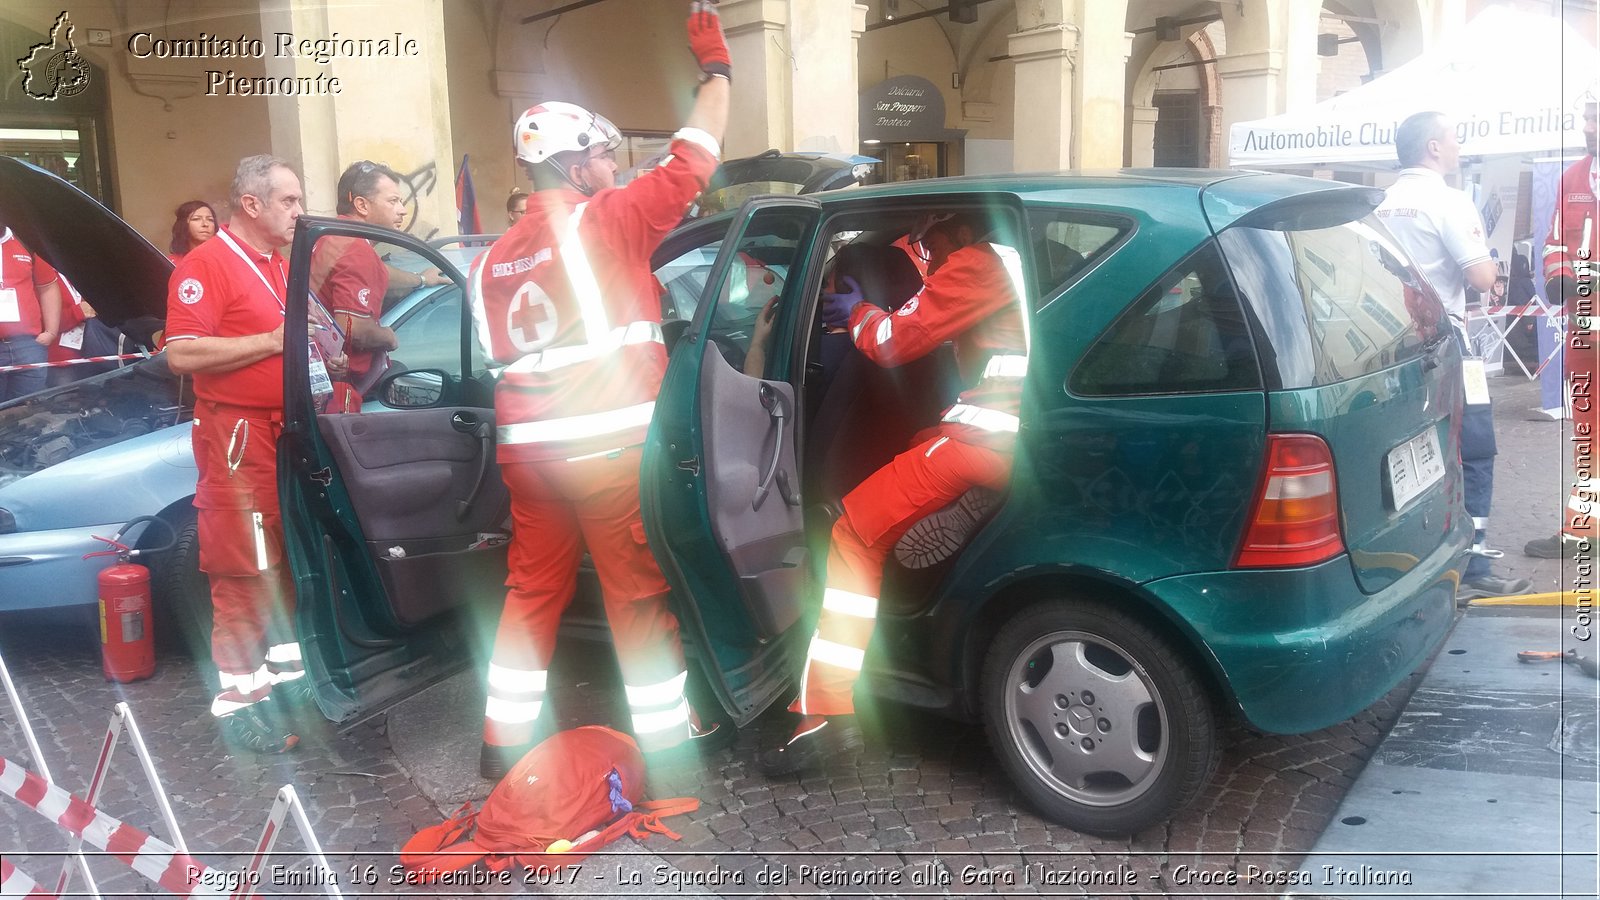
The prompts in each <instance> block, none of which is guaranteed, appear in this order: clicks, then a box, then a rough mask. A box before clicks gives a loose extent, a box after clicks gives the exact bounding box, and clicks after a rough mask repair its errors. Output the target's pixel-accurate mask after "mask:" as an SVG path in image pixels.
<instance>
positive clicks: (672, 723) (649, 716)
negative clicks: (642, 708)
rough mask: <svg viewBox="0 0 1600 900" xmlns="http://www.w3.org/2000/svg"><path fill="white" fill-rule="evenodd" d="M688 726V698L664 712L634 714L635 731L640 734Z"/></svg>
mask: <svg viewBox="0 0 1600 900" xmlns="http://www.w3.org/2000/svg"><path fill="white" fill-rule="evenodd" d="M688 726H689V701H687V700H685V701H683V702H682V703H679V704H678V705H677V706H675V707H673V708H672V709H669V710H666V711H664V712H650V713H641V712H636V713H634V714H633V733H634V734H635V735H639V736H643V735H646V734H654V733H655V732H658V731H666V730H668V729H670V728H687V727H688Z"/></svg>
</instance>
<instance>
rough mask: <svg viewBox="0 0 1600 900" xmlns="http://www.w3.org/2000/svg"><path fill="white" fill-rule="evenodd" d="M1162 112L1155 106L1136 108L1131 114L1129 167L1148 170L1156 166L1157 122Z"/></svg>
mask: <svg viewBox="0 0 1600 900" xmlns="http://www.w3.org/2000/svg"><path fill="white" fill-rule="evenodd" d="M1159 118H1161V110H1159V109H1157V108H1155V107H1154V106H1135V107H1134V108H1133V109H1132V110H1131V111H1130V113H1129V121H1130V123H1131V127H1130V128H1129V129H1128V165H1130V166H1134V167H1136V168H1148V167H1150V166H1153V165H1155V164H1156V120H1158V119H1159Z"/></svg>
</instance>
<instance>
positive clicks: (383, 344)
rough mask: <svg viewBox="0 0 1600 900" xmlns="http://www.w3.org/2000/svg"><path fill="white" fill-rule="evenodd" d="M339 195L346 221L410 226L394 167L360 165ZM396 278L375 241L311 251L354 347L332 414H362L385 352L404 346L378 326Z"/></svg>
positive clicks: (418, 281)
mask: <svg viewBox="0 0 1600 900" xmlns="http://www.w3.org/2000/svg"><path fill="white" fill-rule="evenodd" d="M338 191H339V201H338V206H337V207H336V212H338V214H339V218H341V219H349V220H351V221H355V222H365V223H367V224H370V225H379V226H382V227H384V228H393V229H395V230H396V231H398V230H400V227H401V226H402V225H404V224H405V221H406V204H405V198H404V197H403V196H402V195H401V193H400V174H399V173H398V172H396V171H395V170H393V169H391V168H389V167H388V166H385V165H382V164H380V163H374V162H368V161H367V160H362V161H360V162H358V163H354V164H353V165H351V166H350V167H349V168H347V169H345V170H344V174H343V175H340V176H339V188H338ZM395 274H396V275H397V276H398V277H399V278H400V279H401V280H403V281H404V282H405V283H407V284H414V285H416V286H421V285H423V284H444V283H445V282H447V281H448V280H449V279H448V278H445V277H444V276H442V275H440V274H439V272H438V270H437V269H429V270H427V271H426V272H423V273H422V274H419V275H413V274H411V273H408V272H397V273H395ZM390 276H391V270H390V268H389V266H388V265H387V264H386V263H384V261H383V260H382V259H381V258H379V256H378V252H377V251H376V250H375V249H373V246H372V242H371V241H368V240H364V239H362V238H354V237H345V236H342V235H334V236H330V237H325V238H322V239H320V240H318V241H317V246H316V248H315V249H314V250H312V252H311V291H312V293H314V294H316V295H317V297H318V299H320V300H321V301H322V303H323V305H324V306H326V307H327V308H328V311H329V312H331V313H333V317H334V320H335V321H336V322H337V323H338V325H339V328H340V329H342V330H343V332H344V335H345V343H346V346H347V347H349V348H350V349H349V350H348V351H347V353H346V356H347V358H348V359H349V364H348V375H347V377H346V378H345V379H341V380H337V381H335V382H334V383H333V398H332V399H331V400H330V401H329V402H328V407H327V409H326V410H325V411H326V412H330V413H340V412H360V411H361V394H362V392H363V391H365V390H366V389H367V388H368V387H370V386H371V384H372V382H373V381H376V380H377V378H378V376H379V375H382V374H383V369H384V366H385V365H387V360H386V357H385V354H386V353H387V352H388V351H390V350H394V349H396V348H398V347H399V346H400V342H399V340H398V339H397V338H396V337H395V334H394V332H393V331H392V330H390V329H388V328H385V327H384V326H383V325H381V324H379V323H378V316H379V315H381V314H382V312H383V300H384V295H385V294H387V293H388V292H389V289H390V287H389V285H390V281H391V277H390Z"/></svg>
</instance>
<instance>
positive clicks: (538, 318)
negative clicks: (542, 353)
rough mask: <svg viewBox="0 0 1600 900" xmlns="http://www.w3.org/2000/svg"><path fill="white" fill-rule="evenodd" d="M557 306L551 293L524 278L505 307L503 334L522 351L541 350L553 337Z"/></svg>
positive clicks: (554, 335) (554, 334)
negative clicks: (551, 298) (508, 306)
mask: <svg viewBox="0 0 1600 900" xmlns="http://www.w3.org/2000/svg"><path fill="white" fill-rule="evenodd" d="M557 324H558V322H557V316H556V305H555V304H554V303H553V302H551V300H550V295H549V294H546V293H545V292H544V289H543V288H541V287H539V285H537V284H535V283H534V282H532V281H524V282H523V283H522V287H520V288H517V293H516V294H515V295H514V296H513V297H512V298H511V306H510V308H509V309H507V310H506V334H507V335H508V336H510V338H511V345H512V346H514V347H516V348H517V349H518V350H521V351H522V352H524V353H532V352H534V351H536V350H541V349H543V348H544V347H545V345H547V344H549V343H550V342H551V341H553V340H555V337H556V329H557Z"/></svg>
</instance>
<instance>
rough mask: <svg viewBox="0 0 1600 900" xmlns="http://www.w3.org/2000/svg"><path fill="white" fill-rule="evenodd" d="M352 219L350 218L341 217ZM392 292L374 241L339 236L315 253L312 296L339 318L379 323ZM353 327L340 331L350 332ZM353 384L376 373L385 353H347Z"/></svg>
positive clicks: (321, 244)
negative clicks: (384, 300)
mask: <svg viewBox="0 0 1600 900" xmlns="http://www.w3.org/2000/svg"><path fill="white" fill-rule="evenodd" d="M339 218H341V219H350V218H351V217H350V216H340V217H339ZM388 289H389V269H388V267H387V266H385V265H384V264H383V260H382V259H380V258H379V257H378V251H376V250H374V249H373V248H372V243H371V242H370V241H367V240H364V239H362V238H355V237H345V236H342V235H336V236H332V237H325V238H321V239H319V240H318V241H317V246H316V249H314V250H312V251H311V292H312V293H314V294H316V295H317V298H318V299H320V300H321V301H322V304H323V305H324V306H326V307H327V308H328V311H329V312H332V313H334V314H335V317H336V318H338V317H342V316H350V317H354V318H357V319H375V318H377V317H378V316H379V314H381V313H382V312H383V295H384V292H385V291H387V290H388ZM348 326H349V323H348V322H340V323H339V327H341V328H344V329H345V331H346V332H347V333H348V332H349V330H350V329H349V327H348ZM346 356H347V357H348V359H349V361H350V376H351V378H350V380H351V381H355V382H357V383H359V379H360V376H362V375H365V374H367V373H368V372H370V371H371V370H372V367H373V365H374V364H375V363H376V362H377V360H378V359H379V358H381V357H382V356H383V351H381V350H366V351H362V350H347V351H346Z"/></svg>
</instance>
